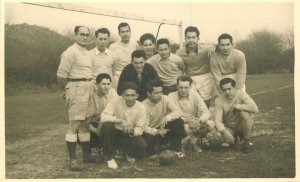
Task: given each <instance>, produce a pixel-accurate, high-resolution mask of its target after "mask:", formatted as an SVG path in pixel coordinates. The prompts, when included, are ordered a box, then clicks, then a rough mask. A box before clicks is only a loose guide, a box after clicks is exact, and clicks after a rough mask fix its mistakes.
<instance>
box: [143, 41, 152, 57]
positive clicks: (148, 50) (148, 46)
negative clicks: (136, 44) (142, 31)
mask: <svg viewBox="0 0 300 182" xmlns="http://www.w3.org/2000/svg"><path fill="white" fill-rule="evenodd" d="M142 46H143V47H142V48H143V51H144V52H145V54H146V55H147V56H152V55H153V54H154V48H155V45H154V43H153V42H152V41H151V40H150V39H147V40H145V41H144V42H143V45H142Z"/></svg>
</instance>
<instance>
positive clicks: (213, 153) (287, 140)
mask: <svg viewBox="0 0 300 182" xmlns="http://www.w3.org/2000/svg"><path fill="white" fill-rule="evenodd" d="M293 76H294V75H263V76H248V77H247V83H246V84H247V92H248V93H250V95H251V94H253V93H257V92H261V91H264V90H269V91H268V92H265V93H262V94H257V95H253V99H254V100H255V101H256V103H257V105H258V107H259V109H260V112H259V114H258V116H257V118H256V123H255V126H254V131H253V134H252V136H253V137H252V140H253V143H254V152H252V153H250V154H243V153H240V152H238V149H236V148H208V147H206V148H203V149H204V152H202V153H199V154H195V153H190V152H188V153H187V154H188V156H187V157H186V158H184V159H180V160H177V161H176V164H175V165H172V166H167V167H163V166H159V164H158V163H157V162H155V161H142V162H138V163H137V164H136V165H130V164H129V163H127V162H125V161H124V160H120V159H119V160H118V161H117V162H118V163H119V166H120V168H119V169H117V170H115V171H113V170H109V169H108V168H107V166H106V164H105V163H99V164H82V166H83V167H84V168H85V170H84V171H82V172H71V171H70V170H69V168H68V155H67V149H66V146H65V141H64V137H65V131H66V128H67V123H68V122H67V113H66V107H65V105H64V101H63V100H62V99H61V98H59V94H58V93H44V94H31V95H19V96H9V97H6V98H5V153H6V156H5V159H6V160H5V164H6V166H5V167H6V178H10V179H11V178H16V179H19V178H44V179H45V178H46V179H49V178H293V177H295V106H294V87H293V84H294V78H293ZM283 86H290V87H287V88H284V89H280V90H276V89H278V88H281V87H283ZM77 149H78V150H77V155H78V159H79V162H80V163H82V161H81V150H80V148H79V146H78V147H77Z"/></svg>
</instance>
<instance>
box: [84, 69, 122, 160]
mask: <svg viewBox="0 0 300 182" xmlns="http://www.w3.org/2000/svg"><path fill="white" fill-rule="evenodd" d="M111 81H112V80H111V76H110V75H109V74H107V73H101V74H99V75H98V76H97V77H96V85H97V99H98V105H99V112H98V116H97V117H96V118H95V119H94V120H93V122H91V124H90V126H89V129H90V133H91V149H92V155H94V156H96V155H97V154H98V153H99V147H100V143H101V142H100V137H99V136H100V130H101V119H100V116H101V114H102V112H103V110H104V109H105V107H106V105H107V104H108V102H109V101H111V100H112V99H114V98H116V97H118V94H117V92H116V91H115V90H114V89H113V88H111Z"/></svg>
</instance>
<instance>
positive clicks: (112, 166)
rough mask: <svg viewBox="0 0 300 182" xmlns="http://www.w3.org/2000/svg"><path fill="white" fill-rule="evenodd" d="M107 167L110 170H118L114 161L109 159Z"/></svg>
mask: <svg viewBox="0 0 300 182" xmlns="http://www.w3.org/2000/svg"><path fill="white" fill-rule="evenodd" d="M107 166H108V167H109V168H110V169H117V168H118V164H117V163H116V161H115V159H111V160H109V161H107Z"/></svg>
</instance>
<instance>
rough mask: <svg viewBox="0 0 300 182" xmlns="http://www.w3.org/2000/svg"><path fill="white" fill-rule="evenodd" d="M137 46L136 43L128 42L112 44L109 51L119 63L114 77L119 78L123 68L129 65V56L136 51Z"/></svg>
mask: <svg viewBox="0 0 300 182" xmlns="http://www.w3.org/2000/svg"><path fill="white" fill-rule="evenodd" d="M137 47H138V45H137V43H136V42H131V41H130V42H128V43H127V44H124V43H122V42H116V43H114V44H112V45H111V46H110V47H109V49H110V50H111V51H113V52H114V53H115V54H116V55H117V56H118V57H119V61H118V64H117V66H116V75H117V76H119V75H120V74H121V72H122V70H123V68H124V67H125V66H126V65H127V64H129V63H131V54H132V52H133V51H135V50H136V49H137Z"/></svg>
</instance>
